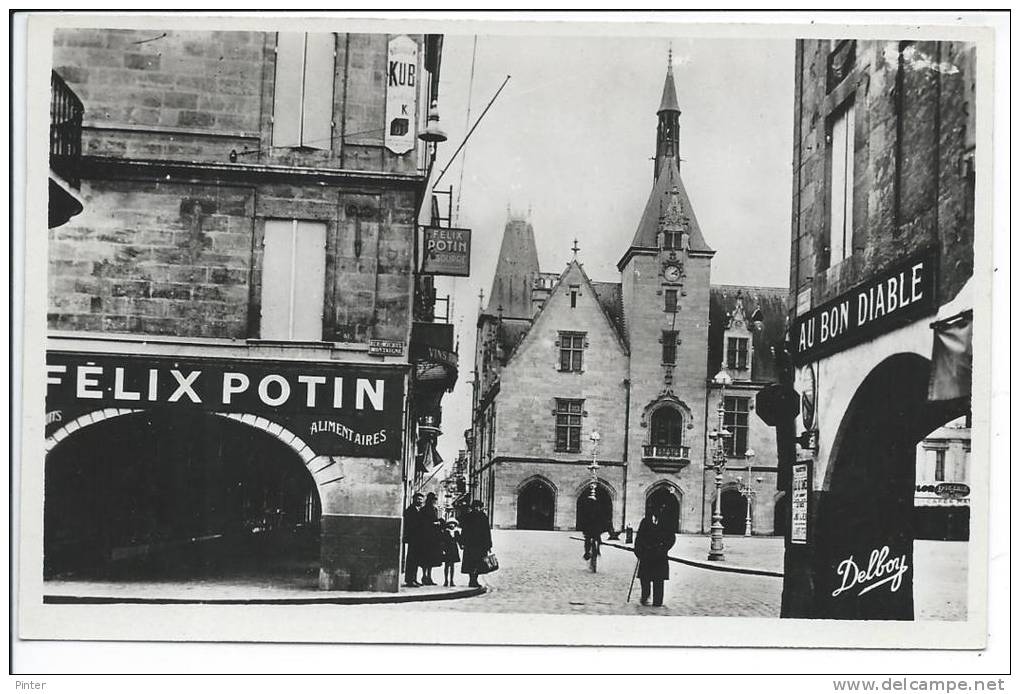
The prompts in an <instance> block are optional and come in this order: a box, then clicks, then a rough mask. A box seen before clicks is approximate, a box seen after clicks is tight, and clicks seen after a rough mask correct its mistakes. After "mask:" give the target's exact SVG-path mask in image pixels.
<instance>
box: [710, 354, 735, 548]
mask: <svg viewBox="0 0 1020 694" xmlns="http://www.w3.org/2000/svg"><path fill="white" fill-rule="evenodd" d="M712 382H713V383H715V384H716V385H718V386H720V393H719V426H718V427H717V428H716V429H715V430H713V431H712V433H710V434H709V435H708V437H709V438H710V439H712V442H713V444H714V445H713V447H712V467H714V468H715V503H714V504H713V506H712V530H711V538H712V539H711V543H710V544H709V549H708V560H709V561H723V560H724V559H725V558H726V556H725V554H724V552H723V523H722V481H723V470H724V469H725V468H726V439H727V437H729V436H730V432H728V431H726V428H725V427H724V426H723V416H724V409H725V402H726V386H728V385H729V384H731V383H733V379H732V378H730V375H729V374H728V373H726V371H725V370H720V371H719V373H717V374H716V375H715V376H714V377H713V378H712Z"/></svg>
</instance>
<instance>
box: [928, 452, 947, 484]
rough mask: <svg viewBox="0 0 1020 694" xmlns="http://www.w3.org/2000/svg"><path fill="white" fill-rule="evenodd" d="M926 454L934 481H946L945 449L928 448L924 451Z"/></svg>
mask: <svg viewBox="0 0 1020 694" xmlns="http://www.w3.org/2000/svg"><path fill="white" fill-rule="evenodd" d="M925 452H926V453H927V455H928V465H929V467H930V469H931V470H932V471H933V473H934V478H933V479H934V480H935V481H936V482H945V481H946V449H944V448H929V449H927V450H926V451H925Z"/></svg>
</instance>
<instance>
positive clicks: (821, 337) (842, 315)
mask: <svg viewBox="0 0 1020 694" xmlns="http://www.w3.org/2000/svg"><path fill="white" fill-rule="evenodd" d="M935 265H936V255H935V252H934V251H932V250H928V251H925V252H924V253H923V254H921V255H919V256H915V257H913V258H911V259H910V260H908V261H907V262H905V263H901V264H899V265H897V266H895V267H893V268H891V269H890V270H888V271H886V272H884V273H882V274H880V275H878V276H876V277H875V278H873V279H869V280H868V281H867V282H865V283H863V284H861V285H859V286H858V287H856V288H855V289H853V290H851V291H849V292H846V293H845V294H842V295H841V296H839V297H837V298H835V299H833V300H832V301H828V302H826V303H824V304H822V305H821V306H819V307H817V308H815V309H813V310H811V311H808V312H807V313H804V314H803V315H799V316H798V317H797V320H796V321H795V322H794V330H793V341H792V342H793V346H794V349H795V350H796V351H795V353H794V355H793V359H794V362H795V363H796V364H797V365H802V364H805V363H807V362H810V361H814V360H815V359H819V358H821V357H824V356H827V355H829V354H833V353H835V352H838V351H840V350H842V349H846V348H847V347H851V346H853V345H855V344H858V343H860V342H863V341H865V340H868V339H871V338H873V337H875V336H877V335H880V334H882V333H885V332H888V331H890V330H894V329H896V328H898V327H900V326H902V325H904V324H906V323H909V322H912V321H915V320H917V319H918V318H920V317H922V316H926V315H929V314H931V313H933V312H934V311H935V309H936V300H935V289H936V268H935Z"/></svg>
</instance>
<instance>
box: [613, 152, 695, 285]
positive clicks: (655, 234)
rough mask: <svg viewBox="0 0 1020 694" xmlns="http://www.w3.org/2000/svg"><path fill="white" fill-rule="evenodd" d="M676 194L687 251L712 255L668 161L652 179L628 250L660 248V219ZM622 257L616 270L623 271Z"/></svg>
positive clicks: (678, 172)
mask: <svg viewBox="0 0 1020 694" xmlns="http://www.w3.org/2000/svg"><path fill="white" fill-rule="evenodd" d="M674 191H675V193H676V195H677V198H678V202H679V203H680V207H681V210H682V213H683V215H684V216H685V217H686V221H687V232H688V234H689V243H690V250H691V251H692V252H697V253H714V252H715V251H713V250H712V249H711V248H710V247H709V245H708V244H707V243H705V237H704V236H703V235H702V233H701V225H700V224H699V223H698V217H697V215H695V214H694V207H693V206H691V199H690V197H689V196H688V195H687V189H686V188H685V187H684V182H683V179H681V178H680V170H679V169H677V166H676V162H675V161H674V160H673V159H672V158H670V159H667V160H666V161H665V167H664V168H663V169H662V172H661V173H660V174H659V177H658V178H656V179H655V182H654V184H653V185H652V192H651V194H650V195H649V196H648V202H647V203H645V211H644V212H643V213H642V215H641V221H640V222H638V227H637V231H636V232H635V233H634V240H633V241H631V242H630V249H635V248H638V249H641V248H644V249H653V248H658V246H659V220H660V219H661V218H662V216H663V214H664V213H665V211H666V209H667V208H668V207H669V203H670V197H671V194H672V193H674ZM630 249H628V252H627V253H625V254H624V256H623V258H621V259H620V262H619V263H617V266H616V267H617V269H619V270H623V264H624V261H625V260H626V259H627V257H628V255H629V251H630Z"/></svg>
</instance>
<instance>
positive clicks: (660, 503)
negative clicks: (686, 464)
mask: <svg viewBox="0 0 1020 694" xmlns="http://www.w3.org/2000/svg"><path fill="white" fill-rule="evenodd" d="M658 509H661V513H662V523H663V524H664V525H665V527H667V528H670V529H672V531H673V532H674V533H678V532H680V499H679V498H678V497H677V492H676V491H675V490H674V488H673V486H672V485H670V484H667V483H665V482H660V483H658V484H656V485H655V486H654V487H652V489H651V490H650V491H649V493H648V496H646V497H645V515H646V516H647V515H648V512H649V511H653V512H654V511H656V510H658Z"/></svg>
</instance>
